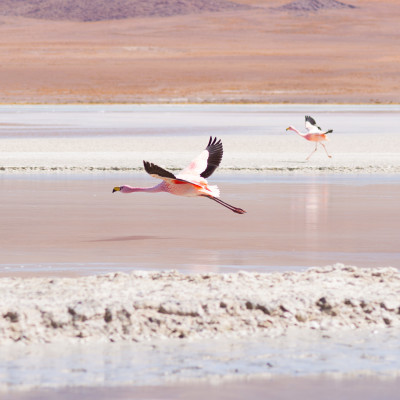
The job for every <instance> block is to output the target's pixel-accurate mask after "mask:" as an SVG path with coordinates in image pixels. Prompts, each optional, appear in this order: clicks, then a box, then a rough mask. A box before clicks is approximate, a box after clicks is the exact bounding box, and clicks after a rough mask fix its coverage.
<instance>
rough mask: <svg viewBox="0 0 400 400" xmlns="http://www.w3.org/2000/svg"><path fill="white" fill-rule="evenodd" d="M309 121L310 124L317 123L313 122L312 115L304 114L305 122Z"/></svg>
mask: <svg viewBox="0 0 400 400" xmlns="http://www.w3.org/2000/svg"><path fill="white" fill-rule="evenodd" d="M307 121H308V122H309V123H310V124H311V125H315V126H316V125H317V123H316V122H315V119H314V118H313V117H310V116H309V115H306V122H307Z"/></svg>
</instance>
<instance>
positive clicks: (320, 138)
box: [287, 126, 328, 142]
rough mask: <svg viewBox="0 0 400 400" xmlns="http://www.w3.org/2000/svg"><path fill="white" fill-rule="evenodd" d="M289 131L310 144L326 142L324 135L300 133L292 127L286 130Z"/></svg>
mask: <svg viewBox="0 0 400 400" xmlns="http://www.w3.org/2000/svg"><path fill="white" fill-rule="evenodd" d="M287 130H289V131H293V132H296V133H297V134H298V135H299V136H301V137H302V138H304V139H306V140H309V141H310V142H325V141H328V138H327V137H326V134H325V133H301V132H300V131H298V130H297V129H296V128H295V127H294V126H289V128H287Z"/></svg>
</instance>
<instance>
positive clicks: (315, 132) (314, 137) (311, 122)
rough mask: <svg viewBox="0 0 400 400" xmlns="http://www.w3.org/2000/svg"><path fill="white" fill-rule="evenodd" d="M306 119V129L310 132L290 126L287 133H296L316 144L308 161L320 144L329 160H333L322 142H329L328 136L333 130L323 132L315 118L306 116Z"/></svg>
mask: <svg viewBox="0 0 400 400" xmlns="http://www.w3.org/2000/svg"><path fill="white" fill-rule="evenodd" d="M305 119H306V129H307V131H308V132H307V133H301V132H299V131H298V130H297V129H296V128H295V127H294V126H289V128H287V129H286V131H294V132H296V133H297V134H298V135H300V136H301V137H303V138H304V139H306V140H309V141H310V142H315V149H314V150H313V151H312V153H311V154H310V155H309V156H308V157H307V158H306V160H309V159H310V157H311V156H312V155H313V154H314V153H315V152H316V151H317V147H318V143H319V144H320V145H321V146H322V147H323V148H324V150H325V153H326V155H327V156H328V157H329V158H331V157H332V156H331V155H329V154H328V151H327V150H326V147H325V145H324V144H323V143H322V142H325V141H327V140H328V138H327V137H326V135H327V134H328V133H332V132H333V130H332V129H330V130H329V131H325V132H323V131H322V129H321V128H320V127H319V126H318V125H317V123H316V122H315V119H314V118H312V117H310V116H309V115H306V117H305Z"/></svg>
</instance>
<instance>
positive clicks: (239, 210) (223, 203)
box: [205, 196, 246, 214]
mask: <svg viewBox="0 0 400 400" xmlns="http://www.w3.org/2000/svg"><path fill="white" fill-rule="evenodd" d="M205 197H208V198H209V199H211V200H214V201H216V202H217V203H218V204H221V205H222V206H224V207H226V208H228V209H229V210H231V211H233V212H234V213H236V214H245V213H246V211H245V210H242V209H241V208H238V207H234V206H231V205H230V204H228V203H225V202H224V201H222V200H221V199H219V198H217V197H212V196H205Z"/></svg>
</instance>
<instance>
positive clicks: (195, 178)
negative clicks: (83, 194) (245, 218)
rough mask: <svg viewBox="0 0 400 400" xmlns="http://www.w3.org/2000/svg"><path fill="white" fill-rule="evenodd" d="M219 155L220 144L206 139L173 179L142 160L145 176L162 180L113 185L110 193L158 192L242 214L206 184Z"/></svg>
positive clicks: (220, 153)
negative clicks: (200, 200) (150, 184)
mask: <svg viewBox="0 0 400 400" xmlns="http://www.w3.org/2000/svg"><path fill="white" fill-rule="evenodd" d="M222 154H223V148H222V143H221V141H220V140H219V141H217V138H215V139H214V140H213V139H212V138H210V141H209V143H208V146H207V147H206V149H205V150H203V151H202V152H201V153H200V155H199V156H198V157H196V158H195V159H194V160H193V161H192V162H191V163H190V164H189V166H188V167H186V168H185V169H184V170H182V171H181V173H180V174H178V175H177V176H175V175H174V174H172V173H171V172H169V171H166V170H165V169H163V168H161V167H159V166H157V165H155V164H152V163H149V162H147V161H143V164H144V168H145V170H146V172H147V173H149V174H150V175H151V176H153V177H155V178H159V179H162V180H163V181H162V182H161V183H159V184H158V185H156V186H153V187H132V186H129V185H123V186H117V187H115V188H114V190H113V192H116V191H120V192H122V193H135V192H145V193H160V192H166V193H170V194H174V195H176V196H185V197H198V196H203V197H207V198H209V199H212V200H214V201H216V202H217V203H219V204H221V205H223V206H224V207H226V208H228V209H230V210H231V211H233V212H235V213H237V214H244V213H245V212H246V211H244V210H243V209H241V208H238V207H234V206H232V205H230V204H228V203H225V202H224V201H222V200H221V199H219V189H218V187H217V186H215V185H208V183H207V180H206V179H205V178H207V177H209V176H210V175H211V174H212V173H213V172H214V171H215V169H216V168H217V167H218V166H219V164H220V162H221V159H222Z"/></svg>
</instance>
